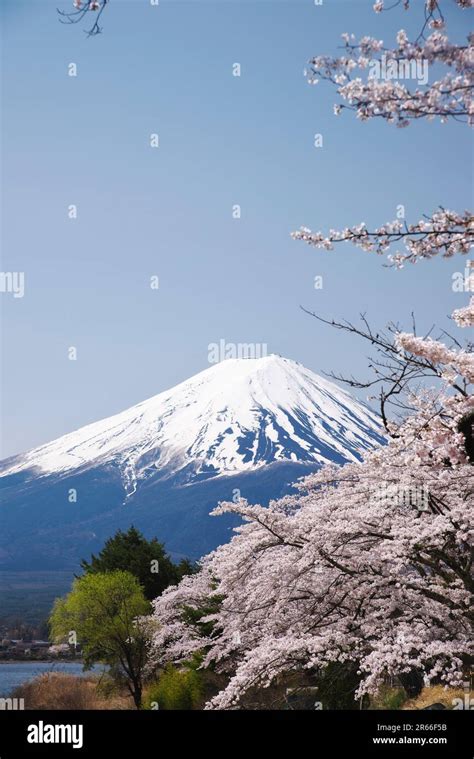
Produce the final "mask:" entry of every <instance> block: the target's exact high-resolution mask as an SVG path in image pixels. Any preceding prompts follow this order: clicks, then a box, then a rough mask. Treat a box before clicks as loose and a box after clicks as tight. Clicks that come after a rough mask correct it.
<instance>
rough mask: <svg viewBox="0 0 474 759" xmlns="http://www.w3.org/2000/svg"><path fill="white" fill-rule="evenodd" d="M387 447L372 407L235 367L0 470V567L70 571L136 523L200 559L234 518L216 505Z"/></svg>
mask: <svg viewBox="0 0 474 759" xmlns="http://www.w3.org/2000/svg"><path fill="white" fill-rule="evenodd" d="M382 442H383V437H382V433H381V429H380V424H379V421H378V419H377V417H376V415H375V414H374V413H373V412H372V411H370V409H368V408H367V407H366V406H364V405H363V404H361V403H359V402H358V401H356V400H355V399H354V398H352V397H351V396H350V395H349V394H348V393H347V392H345V391H344V390H342V389H341V388H339V387H338V386H336V385H335V384H333V383H331V382H329V381H328V380H326V379H323V378H322V377H319V376H318V375H316V374H314V373H313V372H311V371H309V370H308V369H305V368H304V367H303V366H301V365H300V364H297V363H295V362H294V361H290V360H288V359H284V358H280V357H279V356H275V355H273V356H268V357H265V358H260V359H229V360H226V361H223V362H222V363H219V364H215V365H213V366H211V367H210V368H208V369H206V370H205V371H203V372H201V373H200V374H197V375H196V376H194V377H192V378H191V379H189V380H187V381H186V382H182V383H181V384H179V385H177V386H176V387H174V388H172V389H171V390H167V391H165V392H163V393H160V394H159V395H156V396H154V397H153V398H150V399H149V400H146V401H143V402H142V403H139V404H138V405H136V406H133V407H132V408H129V409H128V410H127V411H123V412H122V413H120V414H116V415H115V416H111V417H109V418H107V419H103V420H102V421H100V422H95V423H94V424H89V425H87V426H86V427H82V428H81V429H79V430H77V431H75V432H71V433H69V434H67V435H64V436H63V437H60V438H58V439H57V440H54V441H53V442H51V443H48V444H47V445H42V446H40V447H39V448H35V449H34V450H32V451H29V452H28V453H25V454H23V455H19V456H14V457H12V458H10V459H6V460H5V461H3V462H1V463H0V489H1V501H0V569H2V568H10V569H35V570H36V569H39V568H43V569H74V570H75V569H76V568H77V566H78V563H79V561H80V559H81V558H88V556H89V554H90V553H91V552H97V551H98V550H100V548H101V547H102V545H103V543H104V541H105V540H106V539H107V538H108V537H109V536H110V535H112V534H113V533H114V532H115V531H116V530H117V529H118V528H121V529H127V528H128V526H130V524H132V523H133V524H134V525H135V526H136V527H138V528H139V529H141V530H142V531H143V532H144V533H145V534H146V535H148V536H153V535H156V536H157V537H158V538H159V539H160V540H161V541H163V542H165V543H166V547H167V549H168V550H169V551H170V552H171V553H173V554H174V555H175V556H179V555H181V556H182V555H187V556H190V557H192V558H198V557H199V556H201V555H203V554H204V553H207V552H208V551H210V550H212V549H213V548H215V547H216V546H217V545H219V544H220V543H223V542H225V541H227V540H229V539H230V537H231V536H232V533H231V529H230V528H231V527H232V526H233V525H235V524H236V523H237V519H236V518H235V517H231V516H228V515H227V516H223V517H218V518H217V517H210V516H209V512H210V511H211V510H212V509H213V508H214V507H215V505H216V504H217V503H218V501H220V500H229V499H231V498H233V497H234V496H235V494H236V492H238V493H239V494H242V496H244V497H245V498H247V499H248V500H249V502H258V503H262V504H265V503H268V501H269V500H270V499H272V498H278V497H280V496H281V495H283V494H284V493H288V492H291V489H292V483H294V482H295V480H297V479H298V477H300V476H302V475H304V474H307V473H309V472H311V471H314V470H315V469H316V468H318V467H319V466H320V465H321V464H322V463H324V462H326V461H333V462H337V463H340V464H343V463H344V462H346V461H355V460H357V459H359V458H361V457H362V456H363V454H364V452H365V451H367V450H370V449H371V448H373V447H374V446H377V445H379V444H381V443H382Z"/></svg>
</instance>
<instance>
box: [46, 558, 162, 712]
mask: <svg viewBox="0 0 474 759" xmlns="http://www.w3.org/2000/svg"><path fill="white" fill-rule="evenodd" d="M149 611H150V604H149V602H148V601H147V600H146V598H145V596H144V594H143V589H142V588H141V586H140V583H139V582H138V580H137V578H136V577H134V576H133V575H132V574H130V572H123V571H120V570H117V571H114V572H107V573H91V574H86V575H84V576H83V577H79V578H77V579H76V580H75V581H74V583H73V586H72V590H71V592H70V593H68V595H67V596H65V597H64V598H58V599H57V600H56V602H55V604H54V607H53V610H52V613H51V616H50V628H51V635H52V637H53V639H54V640H55V641H56V642H60V641H61V640H64V639H67V640H69V641H71V638H72V636H73V634H75V638H74V639H75V640H76V639H77V642H78V643H80V644H81V646H82V650H83V655H84V666H85V669H90V668H91V667H92V665H93V664H95V663H99V662H100V663H103V664H107V665H109V666H110V674H111V675H112V677H114V679H115V680H116V681H118V682H119V683H121V684H124V685H126V687H127V688H128V690H129V692H130V694H131V696H132V698H133V701H134V703H135V706H136V707H137V709H140V707H141V704H142V692H143V679H144V668H145V662H146V654H147V648H148V645H149V642H150V634H151V624H152V622H151V619H147V618H144V615H146V614H148V613H149Z"/></svg>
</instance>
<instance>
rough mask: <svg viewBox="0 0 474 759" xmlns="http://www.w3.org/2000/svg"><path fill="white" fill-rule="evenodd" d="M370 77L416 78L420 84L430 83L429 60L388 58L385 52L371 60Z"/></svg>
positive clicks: (386, 79)
mask: <svg viewBox="0 0 474 759" xmlns="http://www.w3.org/2000/svg"><path fill="white" fill-rule="evenodd" d="M368 78H369V79H382V80H383V81H384V82H387V81H389V80H390V79H415V80H416V81H417V82H418V84H427V83H428V61H427V60H424V59H423V58H418V59H416V60H414V59H408V58H387V56H386V55H385V54H384V55H382V57H381V58H380V60H378V59H374V60H373V61H370V62H369V77H368Z"/></svg>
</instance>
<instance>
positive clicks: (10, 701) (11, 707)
mask: <svg viewBox="0 0 474 759" xmlns="http://www.w3.org/2000/svg"><path fill="white" fill-rule="evenodd" d="M24 708H25V699H24V698H0V711H14V712H15V711H23V709H24Z"/></svg>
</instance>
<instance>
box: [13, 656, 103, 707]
mask: <svg viewBox="0 0 474 759" xmlns="http://www.w3.org/2000/svg"><path fill="white" fill-rule="evenodd" d="M102 670H103V668H102V667H94V668H93V669H92V670H91V671H92V672H101V671H102ZM91 671H89V672H83V670H82V664H81V662H67V661H64V662H54V661H44V662H43V661H6V662H0V698H4V697H5V696H8V695H9V694H10V693H11V691H12V690H13V689H14V688H16V687H17V686H18V685H21V684H22V683H25V682H27V681H28V680H32V679H33V678H34V677H37V676H38V675H42V674H43V673H44V672H67V673H68V674H70V675H86V674H91Z"/></svg>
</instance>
